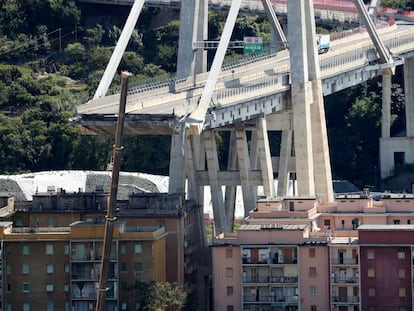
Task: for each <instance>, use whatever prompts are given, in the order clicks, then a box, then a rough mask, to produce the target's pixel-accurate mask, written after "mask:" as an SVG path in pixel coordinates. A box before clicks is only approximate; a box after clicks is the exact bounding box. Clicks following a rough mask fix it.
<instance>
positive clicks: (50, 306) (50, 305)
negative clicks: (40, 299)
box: [46, 301, 54, 311]
mask: <svg viewBox="0 0 414 311" xmlns="http://www.w3.org/2000/svg"><path fill="white" fill-rule="evenodd" d="M46 310H47V311H53V310H54V305H53V301H48V302H47V305H46Z"/></svg>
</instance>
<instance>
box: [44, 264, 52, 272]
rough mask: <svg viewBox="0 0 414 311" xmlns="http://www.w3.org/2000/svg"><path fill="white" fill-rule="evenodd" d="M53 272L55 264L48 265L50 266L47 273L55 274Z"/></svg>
mask: <svg viewBox="0 0 414 311" xmlns="http://www.w3.org/2000/svg"><path fill="white" fill-rule="evenodd" d="M53 271H54V266H53V264H52V263H48V264H47V265H46V273H53Z"/></svg>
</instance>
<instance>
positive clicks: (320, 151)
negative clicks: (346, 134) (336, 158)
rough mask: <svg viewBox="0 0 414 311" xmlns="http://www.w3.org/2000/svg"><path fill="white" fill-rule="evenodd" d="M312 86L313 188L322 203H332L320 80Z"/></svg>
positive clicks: (332, 195) (330, 175)
mask: <svg viewBox="0 0 414 311" xmlns="http://www.w3.org/2000/svg"><path fill="white" fill-rule="evenodd" d="M312 84H313V88H312V89H313V95H314V102H313V104H312V105H311V120H312V151H313V164H314V174H315V188H316V193H317V195H318V197H319V198H320V199H321V200H322V201H325V202H333V201H334V193H333V185H332V173H331V162H330V157H329V145H328V133H327V130H326V119H325V108H324V102H323V96H322V86H321V80H319V79H318V80H314V81H313V82H312Z"/></svg>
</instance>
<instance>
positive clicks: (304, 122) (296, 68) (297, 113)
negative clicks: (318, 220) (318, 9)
mask: <svg viewBox="0 0 414 311" xmlns="http://www.w3.org/2000/svg"><path fill="white" fill-rule="evenodd" d="M308 1H309V2H312V4H313V1H312V0H289V1H287V9H288V21H289V25H288V27H289V28H288V40H289V46H290V48H289V53H290V68H291V81H292V82H291V94H292V110H293V133H294V142H295V160H296V178H297V187H298V194H299V196H314V195H315V184H314V180H313V175H314V174H313V173H314V172H313V152H312V137H311V133H312V130H311V129H312V128H311V118H310V107H309V106H310V102H309V101H310V100H311V99H312V97H313V96H312V84H311V83H310V82H309V72H308V68H309V66H308V53H307V52H308V51H307V50H308V42H307V37H306V36H307V35H308V32H307V29H306V27H307V25H308V22H307V17H308V14H306V9H307V8H308V7H309V4H308ZM312 6H313V5H312ZM315 44H316V43H315ZM312 47H314V45H312Z"/></svg>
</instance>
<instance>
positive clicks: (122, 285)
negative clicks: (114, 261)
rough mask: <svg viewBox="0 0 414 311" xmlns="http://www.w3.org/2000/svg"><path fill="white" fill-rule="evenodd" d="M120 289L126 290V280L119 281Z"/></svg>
mask: <svg viewBox="0 0 414 311" xmlns="http://www.w3.org/2000/svg"><path fill="white" fill-rule="evenodd" d="M121 289H122V290H128V284H127V282H125V281H122V282H121Z"/></svg>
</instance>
